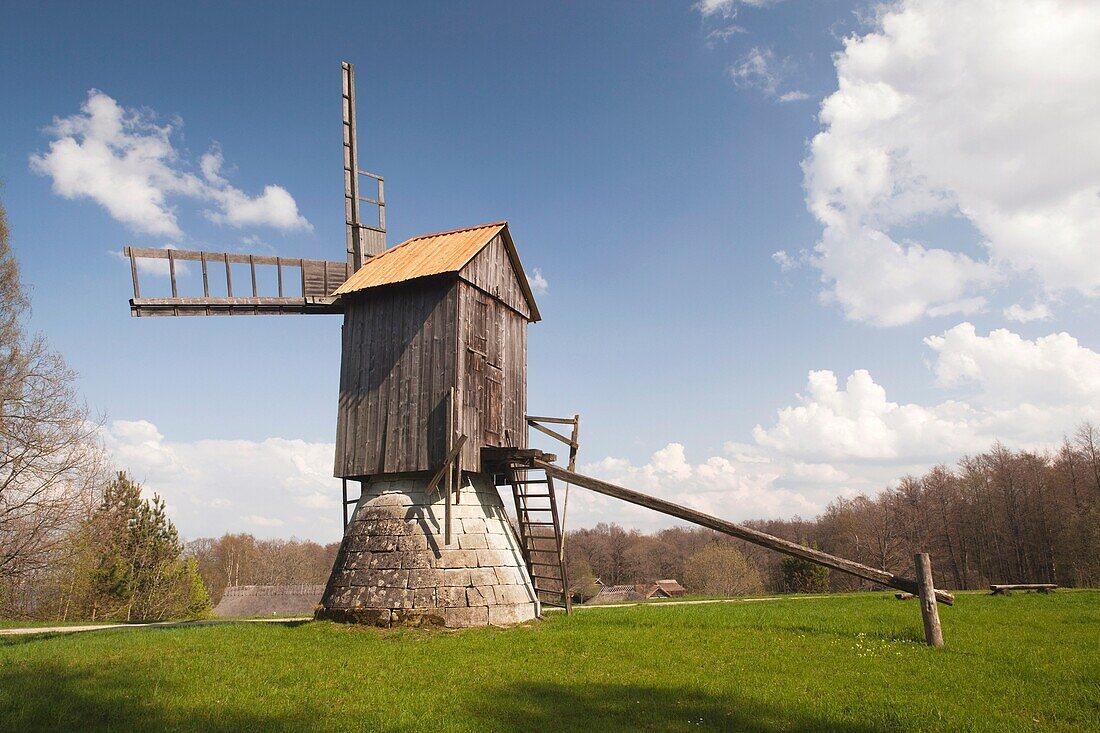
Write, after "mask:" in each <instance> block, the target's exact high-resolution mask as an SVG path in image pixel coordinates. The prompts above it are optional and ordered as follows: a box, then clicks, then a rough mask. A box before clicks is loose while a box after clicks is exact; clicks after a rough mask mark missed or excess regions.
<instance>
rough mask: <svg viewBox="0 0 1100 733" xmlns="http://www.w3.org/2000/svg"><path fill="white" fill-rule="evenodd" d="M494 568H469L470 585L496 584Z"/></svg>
mask: <svg viewBox="0 0 1100 733" xmlns="http://www.w3.org/2000/svg"><path fill="white" fill-rule="evenodd" d="M496 570H497V569H496V568H471V569H470V585H496V584H497V582H498V580H497V574H496Z"/></svg>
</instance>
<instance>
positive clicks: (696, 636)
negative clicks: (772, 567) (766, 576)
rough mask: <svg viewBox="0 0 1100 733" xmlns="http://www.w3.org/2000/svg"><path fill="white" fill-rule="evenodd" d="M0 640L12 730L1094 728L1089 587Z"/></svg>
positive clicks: (4, 712) (1096, 707)
mask: <svg viewBox="0 0 1100 733" xmlns="http://www.w3.org/2000/svg"><path fill="white" fill-rule="evenodd" d="M941 611H942V613H941V615H942V618H943V625H944V635H945V637H946V639H947V647H946V648H944V649H941V650H933V649H929V648H927V647H925V646H924V645H923V644H922V642H921V631H920V614H919V612H918V607H917V605H916V603H915V602H913V601H908V602H899V601H896V600H894V598H893V596H892V595H890V594H878V593H875V594H869V593H868V594H859V595H850V596H845V597H840V598H837V597H832V598H817V599H798V600H793V599H792V600H786V599H785V600H779V601H770V602H769V601H765V602H757V603H720V604H707V605H688V606H671V607H666V608H659V607H654V606H652V605H649V606H644V605H643V606H638V607H633V608H623V609H604V610H586V611H582V612H578V613H576V614H574V615H573V616H571V617H566V616H564V615H563V614H554V615H551V616H550V617H549V618H548V619H547V620H545V621H542V622H539V623H535V624H531V625H527V626H523V627H519V628H514V629H473V630H468V631H462V632H442V631H423V630H396V631H380V630H373V629H364V628H354V627H347V626H339V625H335V624H329V623H301V624H291V625H286V626H283V625H273V624H240V625H227V626H205V627H189V628H188V627H184V628H170V629H143V630H141V629H121V630H108V631H95V632H89V633H83V634H74V635H50V636H45V635H35V636H30V637H14V638H13V637H0V728H3V729H4V730H84V731H91V730H129V729H142V730H196V731H198V730H202V731H239V730H313V731H329V730H348V731H420V730H429V731H471V732H472V731H507V730H522V731H534V732H542V731H557V730H562V731H564V730H582V731H586V732H590V733H597V732H599V731H633V730H661V731H666V730H668V731H687V730H712V731H730V730H740V731H831V730H836V731H851V732H855V731H867V732H870V731H902V730H905V731H929V730H943V731H998V732H999V733H1000V732H1003V731H1018V730H1050V731H1053V730H1100V727H1098V724H1097V721H1100V687H1098V685H1100V592H1063V591H1059V592H1058V593H1056V594H1054V595H1052V596H1041V595H1035V594H1027V595H1024V594H1017V595H1013V596H1010V597H1007V598H1002V597H992V596H988V595H963V596H960V597H959V600H958V602H957V603H956V605H955V607H954V608H944V607H941Z"/></svg>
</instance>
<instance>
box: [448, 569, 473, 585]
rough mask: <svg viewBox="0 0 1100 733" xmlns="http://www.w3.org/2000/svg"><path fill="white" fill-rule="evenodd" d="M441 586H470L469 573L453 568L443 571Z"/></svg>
mask: <svg viewBox="0 0 1100 733" xmlns="http://www.w3.org/2000/svg"><path fill="white" fill-rule="evenodd" d="M443 585H446V586H459V587H461V588H465V587H466V586H468V585H470V571H469V570H468V569H466V568H455V569H453V570H444V571H443Z"/></svg>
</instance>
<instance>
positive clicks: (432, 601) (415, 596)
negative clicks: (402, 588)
mask: <svg viewBox="0 0 1100 733" xmlns="http://www.w3.org/2000/svg"><path fill="white" fill-rule="evenodd" d="M438 591H439V589H438V588H434V587H433V588H416V589H413V590H411V591H409V593H411V594H412V605H413V608H437V607H438V606H439V605H440V603H439V592H438Z"/></svg>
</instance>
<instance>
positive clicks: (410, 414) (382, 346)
mask: <svg viewBox="0 0 1100 733" xmlns="http://www.w3.org/2000/svg"><path fill="white" fill-rule="evenodd" d="M342 302H343V303H344V314H345V315H344V331H343V358H342V361H341V368H340V404H339V417H338V420H337V433H336V461H335V474H336V475H337V476H341V477H344V478H353V477H354V478H361V477H365V476H370V475H375V474H380V473H400V472H409V471H434V470H436V469H437V468H439V466H440V464H441V462H442V461H443V458H444V456H445V454H446V452H447V448H446V445H447V440H446V422H447V412H446V411H447V409H448V405H447V402H448V395H449V392H450V389H451V388H452V387H454V388H455V395H456V399H455V402H456V415H455V431H456V434H458V435H463V434H464V435H466V436H467V442H466V444H465V445H464V446H463V448H462V453H461V456H460V465H461V467H462V470H465V471H480V470H481V448H482V447H483V446H497V447H518V448H525V447H526V446H527V423H526V420H525V414H526V411H527V324H528V318H529V317H530V313H531V310H530V306H529V304H528V302H527V300H526V298H524V296H523V291H522V290H521V288H520V286H519V280H518V279H517V277H516V274H515V271H514V270H513V269H512V265H511V262H510V260H509V259H508V255H507V251H506V249H505V247H504V244H503V242H502V241H501V239H500V237H497V238H496V239H494V240H493V241H492V242H491V243H489V244H488V245H487V246H486V247H485V248H484V249H483V250H482V251H481V252H480V253H479V254H478V255H477V256H476V257H475V258H474V259H473V260H472V261H471V262H470V263H469V264H468V265H467V266H466V267H465V268H464V269H463V270H462V271H461V272H460V273H459V276H458V277H457V278H456V277H454V276H453V275H451V276H450V277H449V278H431V279H426V280H422V281H417V282H411V283H404V284H400V285H394V286H388V287H383V288H378V289H372V290H369V291H365V292H363V293H360V294H356V295H352V296H348V297H346V298H344V299H343V301H342Z"/></svg>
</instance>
